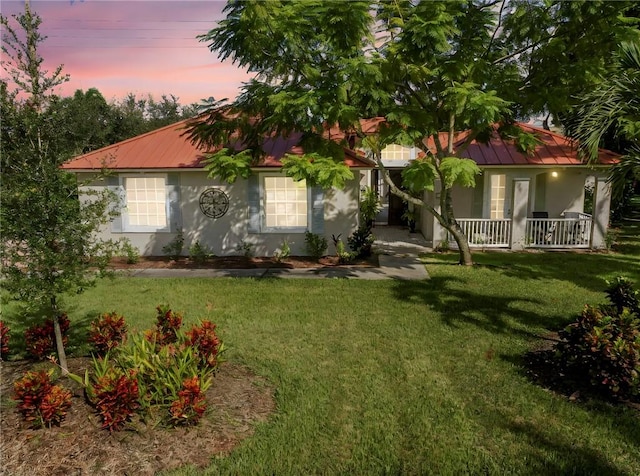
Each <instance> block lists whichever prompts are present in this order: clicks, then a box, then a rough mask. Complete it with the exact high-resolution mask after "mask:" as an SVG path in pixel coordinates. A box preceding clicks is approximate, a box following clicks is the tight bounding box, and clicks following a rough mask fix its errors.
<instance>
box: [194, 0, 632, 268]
mask: <svg viewBox="0 0 640 476" xmlns="http://www.w3.org/2000/svg"><path fill="white" fill-rule="evenodd" d="M565 3H566V2H547V1H544V2H543V1H539V2H538V1H533V2H531V1H526V2H525V1H518V0H512V1H502V2H501V1H491V0H484V1H483V0H476V1H471V0H470V1H463V0H459V1H444V2H437V1H429V2H413V1H409V0H398V1H388V2H387V1H379V2H366V1H362V2H358V1H354V2H349V3H348V4H344V3H340V2H324V1H320V0H309V1H304V2H288V1H277V0H274V1H266V2H264V1H253V0H251V1H245V2H239V1H238V2H236V1H234V2H230V3H229V4H228V5H227V6H226V8H225V12H226V14H227V16H226V18H225V19H224V20H222V21H221V22H220V24H219V25H218V26H217V27H216V28H214V29H212V30H211V31H210V32H208V33H207V34H206V35H204V36H203V37H202V40H203V41H206V42H208V45H209V48H210V49H211V50H212V51H213V52H216V53H217V54H218V55H219V56H220V57H221V58H222V59H223V60H225V59H230V60H231V61H233V62H234V63H236V64H237V65H238V66H240V67H243V68H246V69H248V70H249V71H250V72H254V73H256V77H255V79H252V80H250V81H249V82H248V83H246V84H245V85H244V87H243V89H242V93H241V94H240V95H239V97H238V98H237V99H236V100H234V101H232V102H226V101H222V102H216V103H214V104H213V105H212V108H211V110H210V111H209V114H208V115H205V116H203V117H201V118H200V120H199V121H198V122H197V123H196V124H194V125H193V127H192V128H191V137H192V138H193V139H194V140H196V141H198V142H200V143H202V144H207V145H214V144H227V143H228V138H229V136H230V135H234V137H236V138H237V141H236V143H242V144H245V145H246V146H247V147H248V151H243V152H241V153H237V151H235V150H233V149H224V150H223V151H221V152H220V153H218V154H217V155H214V156H212V157H211V159H210V165H209V169H210V171H211V174H212V175H216V176H219V177H221V178H229V177H231V178H234V177H235V176H237V175H238V174H239V173H240V175H244V176H246V175H247V174H248V173H250V172H249V167H250V165H251V164H252V163H253V162H252V161H255V160H257V159H258V155H259V142H260V140H261V138H262V137H263V136H264V135H266V134H272V133H278V134H288V133H290V132H291V131H293V130H298V131H301V132H304V134H305V136H304V140H305V141H306V142H307V143H308V144H310V145H311V146H312V147H313V148H314V150H315V151H316V152H317V153H316V154H315V155H314V157H313V159H314V163H317V162H320V161H319V160H318V156H332V157H333V158H334V159H338V157H339V153H338V151H336V150H335V148H332V147H330V146H329V145H327V140H328V139H335V137H332V138H328V137H327V129H328V128H332V130H335V129H336V126H337V128H338V130H340V131H342V132H341V134H340V135H339V137H338V139H343V141H344V144H345V145H346V144H349V139H350V138H353V137H354V136H357V137H359V138H361V139H364V138H365V136H366V135H367V131H365V130H364V129H363V128H362V127H361V124H362V123H361V119H363V118H372V117H376V116H382V117H384V122H383V123H381V124H382V125H381V127H379V128H378V129H377V130H376V131H375V132H376V134H375V135H376V138H375V140H373V141H369V147H370V150H371V151H372V152H373V154H372V156H373V158H374V159H375V160H376V162H377V164H378V168H379V169H380V170H381V172H382V175H383V177H384V178H385V180H386V182H387V183H388V184H389V186H390V188H391V192H392V193H394V194H396V195H398V196H400V197H401V198H402V199H403V200H405V201H406V202H409V203H413V204H414V205H416V206H419V207H424V208H426V209H427V210H428V211H429V212H430V213H432V214H433V216H434V217H435V218H436V219H437V220H438V221H439V222H440V224H441V225H442V226H443V227H444V228H445V229H446V230H447V231H448V233H449V234H450V235H451V236H453V238H454V239H455V241H456V243H457V245H458V248H459V250H460V263H463V264H466V265H469V264H472V258H471V254H470V251H469V246H468V242H467V238H466V237H465V236H464V233H463V231H462V229H461V227H460V226H459V225H458V223H457V221H456V219H455V216H454V212H453V203H452V193H451V192H452V188H453V187H454V186H455V185H461V186H468V187H473V186H474V185H475V175H476V174H477V173H479V170H478V168H477V166H476V165H475V164H474V163H473V162H472V161H469V160H465V159H463V158H462V157H463V154H464V151H465V150H466V148H467V147H468V146H469V145H470V143H471V142H472V141H473V140H476V139H477V140H486V139H487V138H488V137H489V136H488V134H490V133H493V127H494V125H495V124H496V123H501V124H502V127H501V128H500V129H499V132H500V133H501V134H502V135H503V136H504V137H509V138H511V139H513V140H514V141H516V142H517V143H518V146H519V147H520V148H521V150H522V151H523V153H527V152H528V151H529V149H530V148H531V147H533V146H535V141H534V140H532V138H531V137H528V136H526V135H524V133H523V132H522V131H521V130H519V129H518V128H515V127H513V126H512V122H513V120H514V119H515V118H517V117H519V116H521V115H522V114H525V113H528V112H541V111H552V112H555V111H556V110H561V109H563V108H566V107H567V104H568V103H569V100H568V98H569V97H570V95H571V94H572V91H573V90H574V88H575V87H577V86H575V85H576V84H581V85H583V84H585V82H586V80H587V79H588V78H589V77H590V76H591V75H593V74H594V71H596V70H598V71H600V70H601V69H602V68H603V67H604V66H603V65H604V58H603V56H604V53H605V52H606V49H607V47H608V46H607V45H610V44H612V43H611V41H610V40H606V38H608V37H609V36H610V34H611V32H612V31H614V30H615V31H614V33H615V34H613V36H614V37H617V36H616V35H620V34H622V33H621V32H627V30H629V28H627V27H626V26H625V25H624V24H623V23H624V21H623V20H621V19H620V18H621V12H623V11H624V8H629V3H621V4H620V5H621V6H615V7H613V6H610V5H608V4H607V3H606V2H570V3H572V4H573V5H572V6H568V5H565ZM602 18H604V19H605V20H604V21H605V22H606V21H609V20H611V19H613V18H615V19H616V21H617V22H618V23H616V25H620V28H619V29H612V28H609V29H606V30H605V31H601V27H602V25H601V23H602V21H601V20H602ZM542 20H544V22H542ZM611 21H613V20H611ZM541 22H542V23H541ZM618 30H620V31H618ZM573 43H576V45H577V44H579V46H580V51H579V54H580V57H581V61H580V62H578V63H577V64H578V66H575V64H574V62H573V60H572V59H571V58H567V59H563V58H561V57H560V56H562V54H563V51H562V50H563V48H564V49H565V50H566V49H570V48H571V47H572V45H573ZM576 45H573V46H576ZM589 45H598V48H597V49H596V48H593V47H592V48H591V49H590V46H589ZM587 52H589V53H590V54H591V55H592V56H591V57H590V58H587V56H588V54H587ZM564 54H565V56H566V55H567V54H568V53H567V52H566V51H565V52H564ZM589 59H590V60H591V62H589V61H588V60H589ZM552 65H555V66H553V68H554V69H555V70H556V71H555V73H556V74H557V75H558V77H559V78H560V79H558V80H555V79H554V81H551V80H550V79H549V78H546V79H545V76H544V73H545V71H546V69H545V68H550V67H552ZM586 65H589V66H590V67H589V68H587V67H586ZM570 66H571V67H570ZM557 68H560V71H557ZM598 68H599V69H598ZM565 77H567V78H569V77H570V78H571V81H572V82H571V84H573V85H574V86H570V87H569V89H568V90H567V89H566V88H565V89H562V88H563V87H564V86H563V85H564V79H562V78H565ZM544 84H547V85H548V86H549V87H547V88H546V89H541V88H542V86H543V85H544ZM560 96H561V98H560ZM560 99H562V101H560ZM563 101H564V102H563ZM461 131H467V132H468V133H467V134H466V135H465V136H464V139H460V137H459V136H458V133H460V132H461ZM323 139H324V142H325V143H324V144H323ZM390 143H400V144H403V145H409V146H414V147H417V148H418V149H419V150H420V151H421V152H422V157H421V158H420V159H419V160H415V161H414V162H413V163H412V164H411V165H410V166H409V167H408V168H407V169H406V170H405V171H404V173H403V186H404V187H403V188H404V189H403V188H400V187H398V186H396V184H394V183H393V182H392V180H391V178H390V176H389V174H388V173H387V171H386V170H385V169H384V167H383V164H382V161H381V160H380V154H379V151H380V150H381V149H383V148H384V147H385V146H386V145H387V144H390ZM376 152H378V153H376ZM234 159H235V160H234ZM303 160H304V158H303V159H299V158H298V159H294V158H288V159H287V160H286V161H285V162H284V165H285V170H286V171H287V172H288V173H290V174H291V175H293V176H294V177H300V178H302V177H304V175H305V173H311V174H312V175H315V176H316V177H318V176H325V175H326V174H320V173H319V172H317V170H316V171H314V170H313V169H309V168H308V166H305V165H304V163H303ZM324 163H325V164H326V163H329V164H331V163H330V162H327V161H325V162H324ZM331 167H332V168H333V170H338V165H336V164H335V163H334V164H331ZM225 169H226V171H225ZM334 175H336V176H338V177H343V175H342V173H337V172H336V173H335V174H334ZM305 178H306V177H305ZM436 183H439V184H440V195H439V196H440V200H439V204H438V206H436V207H434V206H432V205H431V204H430V203H428V202H425V201H424V200H423V199H422V197H423V196H424V192H425V191H427V190H433V189H434V186H435V185H436ZM329 185H330V183H329Z"/></svg>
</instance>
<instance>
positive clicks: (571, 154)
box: [63, 118, 620, 170]
mask: <svg viewBox="0 0 640 476" xmlns="http://www.w3.org/2000/svg"><path fill="white" fill-rule="evenodd" d="M383 121H384V119H383V118H373V119H365V120H363V121H362V130H363V132H365V133H375V132H376V130H377V129H378V127H379V125H380V123H381V122H383ZM186 124H187V121H182V122H178V123H176V124H171V125H169V126H166V127H163V128H161V129H156V130H155V131H151V132H148V133H147V134H143V135H140V136H137V137H132V138H131V139H127V140H125V141H122V142H119V143H117V144H113V145H110V146H107V147H103V148H102V149H98V150H95V151H93V152H89V153H87V154H84V155H81V156H79V157H77V158H75V159H73V160H71V161H70V162H68V163H66V164H65V165H64V166H63V167H64V168H65V169H68V170H88V169H97V168H101V167H107V168H110V169H115V170H118V169H193V168H201V167H202V165H201V161H202V159H203V158H204V154H205V153H206V152H207V151H204V150H202V149H199V148H198V147H196V146H195V145H193V144H191V142H190V141H189V140H188V139H187V138H186V137H185V136H183V135H182V134H183V133H184V130H185V127H186ZM518 125H519V126H520V127H521V128H522V129H523V130H524V131H525V132H529V133H533V134H535V135H536V137H538V139H540V141H541V144H539V145H537V146H536V147H535V150H534V152H533V154H532V155H527V154H524V153H522V152H520V151H518V150H517V149H516V146H515V145H514V144H513V141H509V140H504V139H502V138H501V137H500V135H499V134H498V133H497V131H496V132H494V133H493V135H492V137H491V139H490V140H489V142H488V143H486V144H483V143H480V142H477V141H475V140H474V141H473V142H472V143H471V145H470V146H469V148H468V149H467V150H466V151H465V152H464V153H463V154H462V155H463V156H464V157H467V158H470V159H472V160H474V161H475V162H476V163H477V164H478V165H479V166H481V167H482V166H514V165H516V166H520V165H522V166H570V165H585V163H584V162H583V161H582V160H581V159H580V157H579V156H578V151H577V150H576V148H575V146H574V144H572V142H571V139H569V138H568V137H565V136H563V135H561V134H557V133H554V132H551V131H547V130H545V129H541V128H538V127H534V126H532V125H530V124H522V123H519V124H518ZM467 135H468V131H467V132H461V133H459V134H457V135H456V137H455V140H454V143H455V145H456V146H460V145H461V144H462V143H464V140H465V139H466V137H467ZM325 136H326V137H327V138H332V139H334V140H336V141H340V140H343V139H345V132H344V131H341V130H340V129H339V128H338V127H331V128H329V129H327V131H326V132H325ZM301 138H302V134H301V133H294V134H291V135H290V136H289V137H288V138H284V137H277V138H267V139H265V141H264V143H263V146H262V149H263V151H264V152H265V156H264V158H263V161H262V162H261V163H260V164H259V165H258V166H260V167H280V166H281V163H280V159H281V158H282V157H283V156H284V155H285V154H295V155H302V154H303V153H304V150H303V149H302V147H301V146H300V145H299V142H300V139H301ZM441 140H442V141H443V143H445V142H446V133H442V139H441ZM427 144H430V145H431V146H433V139H429V141H428V142H427ZM434 150H435V148H434ZM344 153H345V163H346V164H347V165H348V166H349V167H354V168H371V167H372V163H371V162H370V161H369V160H368V159H366V158H365V157H364V155H363V154H362V153H359V152H357V151H353V150H350V149H347V148H345V149H344ZM619 157H620V156H619V155H618V154H616V153H614V152H611V151H609V150H605V149H600V155H599V159H598V164H599V165H611V164H614V163H616V162H617V160H618V159H619Z"/></svg>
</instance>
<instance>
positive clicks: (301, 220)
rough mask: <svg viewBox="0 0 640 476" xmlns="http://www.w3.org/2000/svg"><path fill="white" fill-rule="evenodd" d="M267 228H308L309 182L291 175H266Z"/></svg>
mask: <svg viewBox="0 0 640 476" xmlns="http://www.w3.org/2000/svg"><path fill="white" fill-rule="evenodd" d="M263 197H264V224H265V227H266V228H272V229H273V228H306V227H307V222H308V214H309V205H308V193H307V183H306V182H305V181H304V180H301V181H298V182H296V181H295V180H293V179H292V178H290V177H269V176H267V177H264V195H263Z"/></svg>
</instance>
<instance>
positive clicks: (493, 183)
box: [489, 173, 508, 220]
mask: <svg viewBox="0 0 640 476" xmlns="http://www.w3.org/2000/svg"><path fill="white" fill-rule="evenodd" d="M500 179H502V180H504V183H503V184H502V185H501V184H499V183H498V182H499V181H500ZM500 185H501V186H500ZM499 189H502V195H503V196H502V198H500V197H497V198H494V191H497V190H499ZM507 199H508V197H507V174H500V173H495V174H491V177H490V179H489V218H490V219H492V220H501V219H504V218H507V216H506V215H507V213H506V212H505V208H506V207H505V205H506V203H507ZM494 201H495V202H496V204H497V205H501V206H502V207H501V208H500V209H498V208H496V209H495V210H494V206H493V205H494ZM494 211H495V212H497V213H496V214H497V215H498V216H494Z"/></svg>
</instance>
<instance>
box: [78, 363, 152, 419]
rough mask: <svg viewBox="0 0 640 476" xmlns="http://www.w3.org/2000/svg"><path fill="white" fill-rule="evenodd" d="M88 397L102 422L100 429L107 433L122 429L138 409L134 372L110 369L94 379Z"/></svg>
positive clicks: (136, 383)
mask: <svg viewBox="0 0 640 476" xmlns="http://www.w3.org/2000/svg"><path fill="white" fill-rule="evenodd" d="M90 395H91V397H90V399H91V400H92V403H93V404H94V406H95V408H96V411H97V412H98V415H99V416H100V419H101V420H102V428H103V429H106V430H109V431H115V430H120V429H122V427H123V426H124V424H125V423H126V422H128V421H131V418H132V417H133V415H134V414H135V413H136V410H138V408H139V407H140V403H139V402H138V398H139V391H138V379H137V378H136V372H135V370H133V369H131V370H129V371H128V372H126V373H123V372H121V371H118V370H116V369H114V368H110V369H109V370H108V371H107V372H106V373H105V374H104V375H102V376H100V377H98V378H97V379H96V382H95V383H94V384H93V386H92V388H91V393H90Z"/></svg>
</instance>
